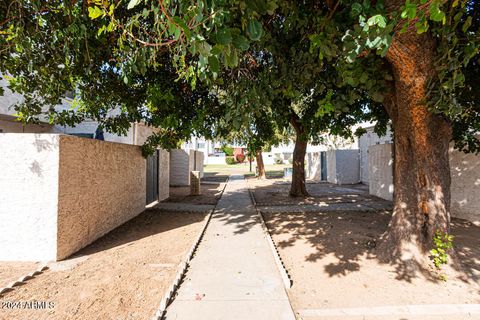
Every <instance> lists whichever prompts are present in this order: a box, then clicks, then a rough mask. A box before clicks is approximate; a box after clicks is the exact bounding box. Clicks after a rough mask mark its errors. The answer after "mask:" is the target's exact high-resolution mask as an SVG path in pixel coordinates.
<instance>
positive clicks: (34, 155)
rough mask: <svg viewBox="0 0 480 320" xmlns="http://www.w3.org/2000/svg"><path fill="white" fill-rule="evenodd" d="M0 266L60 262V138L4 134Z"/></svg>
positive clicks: (1, 142) (0, 168)
mask: <svg viewBox="0 0 480 320" xmlns="http://www.w3.org/2000/svg"><path fill="white" fill-rule="evenodd" d="M0 150H1V151H0V152H1V156H0V221H1V223H0V260H3V261H13V260H17V261H28V260H32V261H36V260H55V258H56V237H57V194H58V183H57V181H58V169H59V157H58V155H59V153H58V150H59V137H58V135H53V134H41V135H40V134H15V133H2V134H0Z"/></svg>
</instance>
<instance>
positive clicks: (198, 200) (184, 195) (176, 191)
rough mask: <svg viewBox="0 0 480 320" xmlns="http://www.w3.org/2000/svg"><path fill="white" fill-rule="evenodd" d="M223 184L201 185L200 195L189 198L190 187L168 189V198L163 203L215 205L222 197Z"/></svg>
mask: <svg viewBox="0 0 480 320" xmlns="http://www.w3.org/2000/svg"><path fill="white" fill-rule="evenodd" d="M224 187H225V183H216V182H210V183H202V184H201V185H200V189H201V195H199V196H191V195H190V187H170V197H169V198H168V199H167V200H165V202H181V203H189V204H211V205H215V204H217V201H218V199H220V197H221V196H222V191H223V188H224Z"/></svg>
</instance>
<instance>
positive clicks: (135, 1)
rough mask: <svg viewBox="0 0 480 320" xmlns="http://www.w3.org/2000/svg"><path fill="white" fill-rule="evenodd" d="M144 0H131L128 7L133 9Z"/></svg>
mask: <svg viewBox="0 0 480 320" xmlns="http://www.w3.org/2000/svg"><path fill="white" fill-rule="evenodd" d="M140 1H142V0H130V2H129V3H128V6H127V9H129V10H130V9H133V8H134V7H135V6H136V5H138V4H139V3H140Z"/></svg>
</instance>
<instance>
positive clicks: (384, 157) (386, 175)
mask: <svg viewBox="0 0 480 320" xmlns="http://www.w3.org/2000/svg"><path fill="white" fill-rule="evenodd" d="M368 154H369V157H368V168H369V169H368V176H369V183H368V188H369V192H370V194H373V195H375V196H377V197H380V198H383V199H386V200H392V199H393V177H392V170H393V158H392V144H377V145H371V146H370V147H369V148H368Z"/></svg>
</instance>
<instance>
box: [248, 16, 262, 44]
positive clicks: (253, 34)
mask: <svg viewBox="0 0 480 320" xmlns="http://www.w3.org/2000/svg"><path fill="white" fill-rule="evenodd" d="M247 33H248V36H249V37H250V39H252V40H253V41H258V40H260V38H261V37H262V35H263V28H262V25H261V24H260V22H258V21H257V20H250V21H248V24H247Z"/></svg>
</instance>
